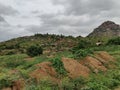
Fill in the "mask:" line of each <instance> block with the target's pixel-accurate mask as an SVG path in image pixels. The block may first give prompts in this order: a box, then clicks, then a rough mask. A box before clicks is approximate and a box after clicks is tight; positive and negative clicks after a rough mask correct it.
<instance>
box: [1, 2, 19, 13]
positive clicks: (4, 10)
mask: <svg viewBox="0 0 120 90" xmlns="http://www.w3.org/2000/svg"><path fill="white" fill-rule="evenodd" d="M15 13H18V12H17V11H16V10H15V9H13V8H12V7H11V6H5V5H3V4H1V3H0V15H13V14H15Z"/></svg>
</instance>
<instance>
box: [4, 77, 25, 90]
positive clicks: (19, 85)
mask: <svg viewBox="0 0 120 90" xmlns="http://www.w3.org/2000/svg"><path fill="white" fill-rule="evenodd" d="M24 87H25V81H24V80H23V79H20V80H17V81H14V82H13V85H12V86H11V87H6V88H3V89H2V90H24V89H23V88H24Z"/></svg>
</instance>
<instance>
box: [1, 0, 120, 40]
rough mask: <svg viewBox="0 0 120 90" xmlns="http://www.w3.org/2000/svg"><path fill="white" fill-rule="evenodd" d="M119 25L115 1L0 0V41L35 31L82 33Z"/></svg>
mask: <svg viewBox="0 0 120 90" xmlns="http://www.w3.org/2000/svg"><path fill="white" fill-rule="evenodd" d="M107 20H111V21H114V22H115V23H117V24H120V1H119V0H0V41H4V40H8V39H11V38H15V37H19V36H26V35H33V34H35V33H50V34H64V35H73V36H79V35H81V36H86V35H88V34H89V33H90V32H92V31H93V29H94V28H96V27H97V26H99V25H100V24H101V23H103V22H104V21H107Z"/></svg>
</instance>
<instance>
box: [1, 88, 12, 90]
mask: <svg viewBox="0 0 120 90" xmlns="http://www.w3.org/2000/svg"><path fill="white" fill-rule="evenodd" d="M2 90H12V89H11V88H3V89H2Z"/></svg>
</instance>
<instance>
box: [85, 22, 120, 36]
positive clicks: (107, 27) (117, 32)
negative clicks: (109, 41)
mask: <svg viewBox="0 0 120 90" xmlns="http://www.w3.org/2000/svg"><path fill="white" fill-rule="evenodd" d="M117 36H120V25H118V24H115V23H114V22H112V21H106V22H104V23H102V24H101V25H100V26H99V27H97V28H96V29H94V31H93V32H92V33H90V34H89V35H88V36H87V37H117Z"/></svg>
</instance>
